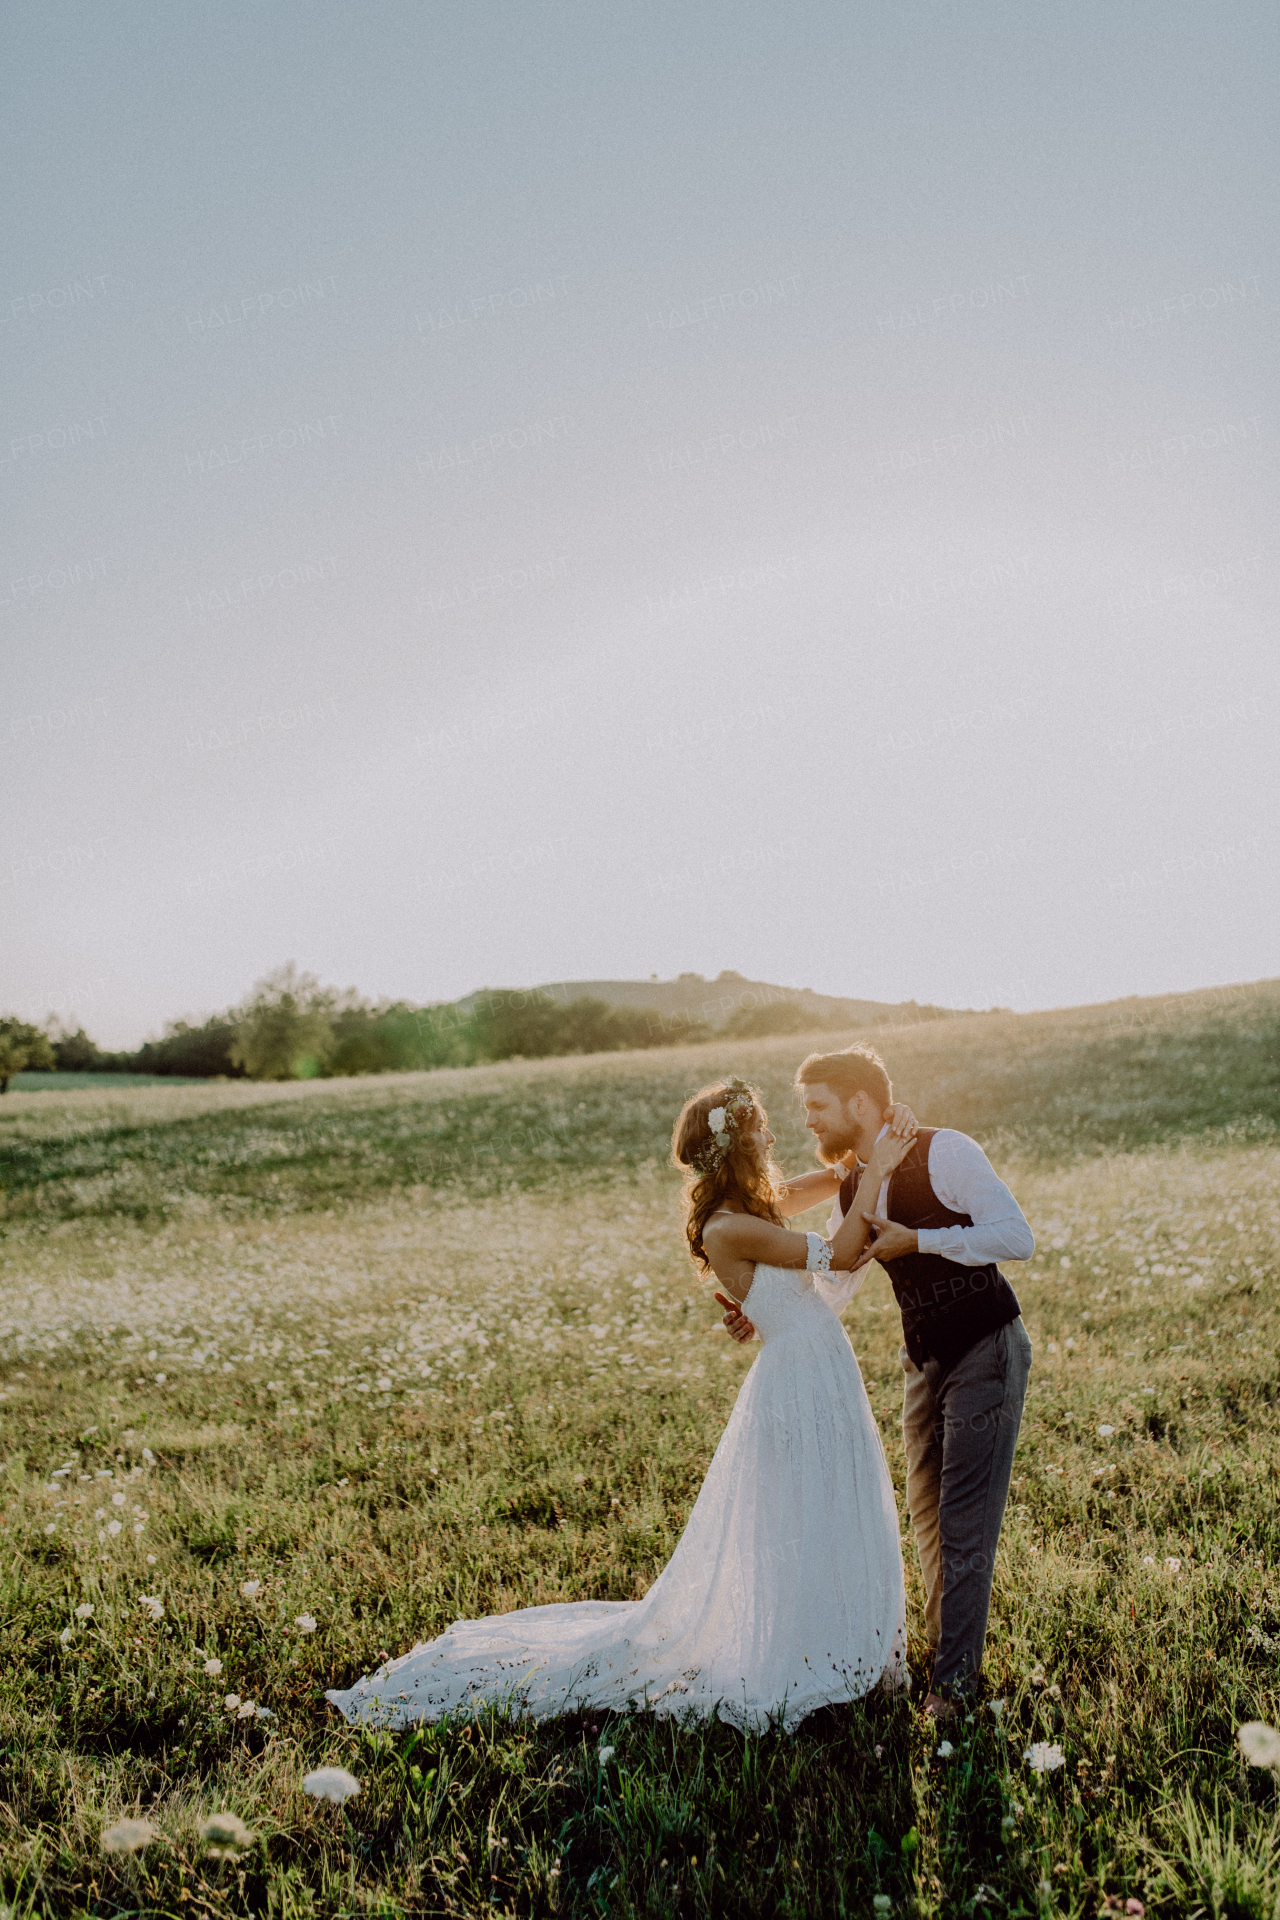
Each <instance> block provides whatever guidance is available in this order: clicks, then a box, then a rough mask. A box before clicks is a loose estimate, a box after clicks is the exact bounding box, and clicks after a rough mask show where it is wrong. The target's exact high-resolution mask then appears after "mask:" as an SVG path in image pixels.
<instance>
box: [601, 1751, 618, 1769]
mask: <svg viewBox="0 0 1280 1920" xmlns="http://www.w3.org/2000/svg"><path fill="white" fill-rule="evenodd" d="M617 1751H618V1749H617V1748H616V1747H600V1748H598V1749H597V1758H598V1759H599V1762H600V1765H601V1766H602V1767H607V1766H608V1764H609V1762H610V1761H611V1760H612V1758H613V1756H614V1754H615V1753H616V1752H617Z"/></svg>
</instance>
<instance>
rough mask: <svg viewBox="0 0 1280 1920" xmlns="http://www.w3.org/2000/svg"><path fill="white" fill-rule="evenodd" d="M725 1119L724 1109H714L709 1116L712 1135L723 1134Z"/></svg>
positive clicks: (708, 1123)
mask: <svg viewBox="0 0 1280 1920" xmlns="http://www.w3.org/2000/svg"><path fill="white" fill-rule="evenodd" d="M724 1118H725V1115H724V1108H723V1107H712V1109H711V1111H710V1113H709V1114H708V1115H707V1126H708V1128H709V1129H710V1131H711V1132H712V1133H723V1131H724Z"/></svg>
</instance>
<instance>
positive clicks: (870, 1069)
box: [796, 1047, 893, 1108]
mask: <svg viewBox="0 0 1280 1920" xmlns="http://www.w3.org/2000/svg"><path fill="white" fill-rule="evenodd" d="M818 1081H821V1082H823V1083H824V1084H825V1085H826V1086H828V1087H831V1088H833V1089H834V1091H835V1092H836V1093H838V1094H839V1095H840V1098H841V1099H842V1100H852V1098H853V1096H854V1094H855V1093H866V1094H869V1095H870V1096H871V1098H872V1099H873V1100H874V1101H876V1102H877V1104H878V1105H879V1106H880V1107H882V1108H883V1107H887V1106H888V1105H889V1103H890V1102H891V1101H892V1099H893V1082H892V1081H891V1080H890V1078H889V1072H888V1068H887V1067H886V1066H885V1064H884V1061H883V1060H882V1059H881V1058H880V1055H879V1054H878V1053H877V1052H876V1050H875V1048H874V1047H845V1048H843V1049H842V1051H841V1052H839V1053H811V1054H810V1055H809V1058H808V1059H807V1060H802V1061H801V1062H800V1065H799V1066H798V1067H797V1068H796V1085H797V1086H798V1087H805V1086H812V1085H814V1084H815V1083H817V1082H818Z"/></svg>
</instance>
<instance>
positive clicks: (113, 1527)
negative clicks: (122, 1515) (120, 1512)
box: [107, 1520, 123, 1540]
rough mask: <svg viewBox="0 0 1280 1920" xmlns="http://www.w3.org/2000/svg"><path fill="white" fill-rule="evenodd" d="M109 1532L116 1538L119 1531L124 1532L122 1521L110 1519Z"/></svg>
mask: <svg viewBox="0 0 1280 1920" xmlns="http://www.w3.org/2000/svg"><path fill="white" fill-rule="evenodd" d="M107 1532H108V1533H109V1534H110V1535H111V1538H112V1539H113V1540H114V1539H115V1537H116V1535H117V1534H118V1533H121V1532H123V1528H122V1527H121V1525H120V1522H119V1521H118V1520H108V1522H107Z"/></svg>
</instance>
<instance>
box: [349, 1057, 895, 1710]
mask: <svg viewBox="0 0 1280 1920" xmlns="http://www.w3.org/2000/svg"><path fill="white" fill-rule="evenodd" d="M886 1118H888V1119H890V1120H891V1121H892V1131H891V1132H890V1133H887V1134H885V1135H884V1136H883V1137H882V1138H881V1139H880V1140H879V1141H877V1143H876V1147H875V1151H874V1152H873V1154H872V1156H871V1159H870V1161H869V1163H868V1165H867V1167H866V1170H865V1172H864V1173H863V1175H862V1179H861V1183H860V1185H859V1188H858V1197H857V1200H855V1202H854V1205H853V1206H852V1207H851V1208H850V1209H849V1212H848V1215H847V1216H846V1218H845V1220H844V1221H843V1222H842V1224H841V1226H840V1229H839V1231H838V1233H837V1234H836V1236H835V1238H834V1240H831V1241H827V1240H823V1239H820V1238H819V1236H818V1235H817V1234H816V1233H807V1234H804V1233H794V1232H791V1231H790V1230H789V1229H788V1228H786V1227H785V1226H784V1225H783V1224H782V1223H783V1220H784V1219H785V1218H788V1217H790V1216H791V1215H793V1214H796V1213H802V1212H804V1211H805V1210H806V1209H807V1208H809V1207H811V1206H813V1205H814V1204H815V1203H816V1202H817V1201H818V1200H820V1199H827V1198H829V1197H830V1194H831V1191H832V1179H833V1177H834V1179H835V1181H836V1182H837V1184H838V1182H839V1180H840V1179H842V1178H843V1176H844V1173H845V1168H844V1167H843V1166H840V1167H836V1168H832V1169H827V1170H826V1171H825V1172H819V1173H812V1174H808V1175H804V1176H802V1177H801V1178H800V1179H799V1180H793V1181H791V1182H790V1183H786V1184H784V1183H783V1182H782V1181H781V1180H780V1179H779V1177H778V1175H777V1172H776V1169H775V1167H774V1165H773V1161H772V1159H771V1156H770V1148H771V1147H772V1146H773V1144H774V1136H773V1134H772V1133H771V1132H770V1131H769V1123H768V1116H767V1114H766V1113H765V1110H764V1107H763V1105H762V1104H761V1102H760V1099H759V1097H758V1095H757V1094H756V1093H755V1092H754V1090H753V1089H752V1088H750V1087H748V1086H746V1085H745V1084H744V1083H743V1082H742V1081H740V1080H731V1081H727V1082H722V1083H721V1084H719V1085H717V1086H712V1087H705V1088H704V1089H703V1090H702V1092H701V1093H697V1094H695V1095H694V1096H693V1098H692V1099H690V1100H688V1101H687V1102H686V1103H685V1106H684V1108H683V1110H682V1112H681V1114H680V1118H679V1119H678V1121H677V1122H676V1126H675V1132H674V1135H673V1140H672V1148H673V1153H674V1156H675V1160H676V1163H677V1164H678V1165H679V1166H680V1167H682V1168H683V1169H685V1172H686V1180H685V1194H684V1199H685V1232H686V1236H687V1238H688V1242H689V1249H690V1252H691V1253H692V1255H693V1258H694V1259H695V1260H696V1261H697V1263H698V1266H699V1267H700V1269H701V1270H702V1272H703V1274H704V1275H705V1274H706V1273H707V1272H708V1270H711V1271H713V1272H714V1274H715V1276H716V1279H717V1280H718V1281H719V1282H720V1284H721V1286H722V1287H724V1289H725V1290H726V1292H727V1293H729V1294H731V1295H732V1296H733V1299H734V1300H735V1301H737V1302H740V1303H741V1304H742V1305H743V1306H744V1307H747V1308H749V1318H750V1319H751V1320H752V1321H753V1322H754V1323H755V1327H756V1331H757V1333H758V1334H759V1336H760V1338H761V1340H762V1341H763V1343H764V1348H763V1352H762V1353H761V1354H760V1355H759V1357H758V1359H757V1360H756V1362H755V1364H754V1365H753V1366H752V1367H751V1369H750V1371H749V1372H748V1374H747V1376H746V1378H745V1380H744V1381H743V1383H742V1387H741V1389H740V1391H739V1393H738V1398H737V1400H736V1402H735V1404H734V1408H733V1412H732V1414H731V1415H730V1417H729V1422H728V1424H727V1426H726V1427H725V1430H724V1433H723V1434H722V1435H721V1438H720V1444H719V1446H718V1447H717V1448H716V1451H715V1454H714V1457H713V1458H712V1461H711V1465H710V1467H709V1468H708V1469H707V1477H706V1479H705V1480H704V1481H703V1483H702V1491H701V1492H700V1493H699V1495H698V1499H697V1502H696V1504H695V1506H694V1509H693V1512H692V1513H691V1514H690V1516H689V1521H688V1524H687V1526H686V1527H685V1530H684V1533H683V1534H682V1535H681V1538H680V1540H679V1542H678V1544H677V1546H676V1549H675V1552H674V1553H673V1554H672V1556H671V1559H670V1560H669V1561H668V1563H667V1565H666V1567H665V1568H664V1569H663V1571H662V1572H661V1573H660V1574H659V1575H658V1577H657V1579H656V1580H655V1581H654V1583H653V1585H652V1586H651V1587H650V1588H649V1591H648V1593H647V1594H646V1595H645V1597H644V1599H643V1600H580V1601H574V1602H570V1603H567V1604H562V1605H556V1606H543V1607H523V1608H521V1609H519V1610H518V1611H517V1612H514V1613H505V1614H495V1615H492V1616H491V1617H490V1618H488V1619H484V1620H457V1621H455V1622H454V1624H453V1625H452V1626H451V1627H450V1628H449V1629H448V1631H447V1632H445V1633H442V1634H441V1635H440V1636H439V1638H438V1639H436V1640H431V1641H427V1642H420V1643H419V1644H418V1645H417V1646H415V1647H414V1648H413V1649H412V1651H411V1652H409V1653H406V1654H404V1655H402V1656H401V1658H400V1659H398V1660H392V1661H390V1662H389V1663H388V1664H387V1665H386V1666H385V1667H382V1668H381V1669H380V1670H379V1671H378V1672H377V1673H374V1674H370V1675H368V1676H366V1678H365V1679H363V1680H361V1681H359V1682H358V1683H357V1684H356V1685H355V1686H354V1687H352V1688H351V1689H350V1690H349V1691H346V1692H343V1691H339V1690H337V1689H335V1690H332V1691H330V1692H329V1693H328V1694H327V1695H326V1698H327V1699H329V1700H331V1701H332V1703H333V1705H334V1706H335V1707H337V1708H338V1709H339V1711H340V1712H341V1713H343V1714H344V1715H345V1716H346V1718H347V1719H348V1720H349V1721H365V1722H366V1723H368V1724H369V1725H372V1726H381V1727H402V1726H409V1725H413V1724H414V1723H416V1722H418V1721H421V1720H435V1719H438V1718H439V1717H440V1716H441V1715H443V1714H446V1713H451V1712H454V1711H456V1710H458V1709H463V1710H465V1711H474V1709H475V1708H476V1707H478V1706H480V1705H481V1704H483V1703H487V1702H493V1703H498V1704H501V1705H503V1706H505V1707H506V1708H507V1709H508V1710H509V1711H510V1712H512V1713H513V1714H514V1713H519V1712H525V1713H530V1714H533V1715H534V1716H535V1717H536V1718H538V1719H547V1718H550V1717H551V1716H553V1715H555V1714H561V1713H569V1712H575V1711H578V1712H586V1711H591V1712H600V1711H605V1710H615V1711H621V1710H623V1709H626V1708H628V1707H647V1708H648V1709H649V1710H651V1711H652V1712H655V1713H659V1714H680V1715H683V1714H689V1713H691V1714H695V1715H697V1716H699V1717H706V1716H708V1715H710V1714H713V1713H714V1714H719V1716H720V1718H721V1719H722V1720H727V1721H730V1722H732V1723H733V1724H734V1725H735V1726H738V1727H741V1728H743V1729H745V1730H749V1731H758V1730H760V1729H762V1728H763V1727H765V1726H767V1725H768V1724H769V1723H770V1722H771V1721H774V1722H781V1721H785V1722H787V1723H790V1724H794V1723H795V1722H797V1721H799V1720H801V1719H803V1718H804V1716H805V1715H806V1714H808V1713H811V1712H812V1711H813V1710H814V1708H816V1707H820V1706H826V1705H828V1704H830V1703H832V1702H834V1701H843V1700H851V1699H855V1698H857V1697H858V1696H860V1695H862V1694H865V1693H867V1692H869V1691H870V1690H871V1688H873V1687H874V1686H876V1685H877V1684H880V1683H883V1684H885V1685H887V1686H905V1685H907V1684H908V1682H907V1678H906V1625H905V1600H904V1592H903V1579H902V1552H901V1548H900V1545H899V1537H898V1514H897V1508H896V1506H895V1504H894V1497H893V1487H892V1484H891V1482H890V1479H889V1472H888V1468H887V1467H886V1465H885V1458H884V1450H883V1448H882V1446H881V1444H880V1435H879V1432H878V1430H877V1428H876V1423H875V1419H874V1417H873V1415H872V1412H871V1407H870V1405H869V1403H868V1400H867V1395H866V1389H865V1388H864V1386H863V1384H862V1375H861V1373H860V1372H859V1369H858V1363H857V1360H856V1359H855V1358H854V1354H853V1348H852V1347H851V1346H850V1344H849V1337H848V1335H847V1334H846V1333H845V1330H844V1328H843V1326H842V1325H841V1324H840V1321H839V1319H838V1317H837V1316H838V1314H839V1313H840V1312H841V1311H842V1309H843V1308H844V1307H845V1306H846V1305H847V1304H848V1302H849V1301H850V1300H851V1299H852V1298H853V1295H854V1294H855V1293H856V1292H857V1290H858V1288H859V1287H860V1286H861V1284H862V1281H863V1279H864V1277H865V1268H863V1269H862V1270H861V1271H859V1272H858V1273H857V1274H856V1275H855V1274H854V1273H852V1272H851V1271H849V1270H850V1269H852V1267H853V1265H854V1262H855V1261H856V1260H857V1258H858V1256H859V1254H860V1253H861V1252H862V1250H863V1248H864V1247H865V1245H866V1242H867V1236H868V1228H867V1223H866V1221H865V1220H864V1219H863V1213H862V1209H863V1207H866V1208H867V1209H868V1210H869V1211H871V1210H873V1209H874V1206H875V1202H876V1198H877V1196H878V1194H879V1191H880V1184H881V1181H882V1180H883V1179H884V1178H885V1176H886V1174H888V1173H889V1172H891V1171H892V1170H893V1169H894V1168H895V1167H896V1166H897V1164H898V1162H899V1161H900V1160H901V1159H902V1158H903V1156H904V1155H905V1153H906V1152H907V1151H908V1149H909V1147H910V1145H911V1140H910V1137H909V1136H910V1135H911V1134H913V1133H914V1131H915V1122H914V1120H913V1118H912V1117H911V1114H910V1112H909V1111H908V1110H907V1109H905V1108H901V1107H899V1108H896V1109H893V1110H892V1111H891V1113H890V1114H888V1115H886ZM819 1189H820V1191H819ZM832 1269H834V1270H836V1271H838V1272H842V1273H844V1275H845V1277H844V1279H843V1280H842V1281H841V1282H835V1281H832V1280H828V1279H826V1278H825V1277H824V1276H825V1275H826V1274H827V1273H828V1272H829V1271H831V1270H832Z"/></svg>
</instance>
